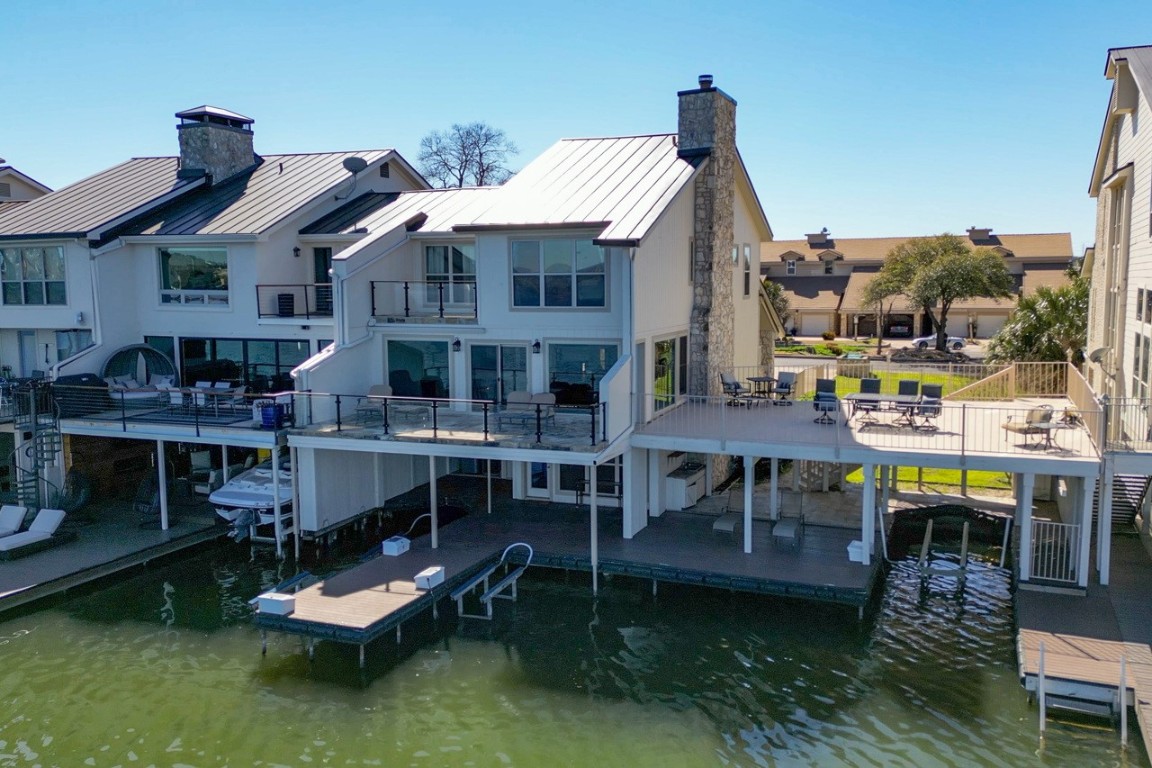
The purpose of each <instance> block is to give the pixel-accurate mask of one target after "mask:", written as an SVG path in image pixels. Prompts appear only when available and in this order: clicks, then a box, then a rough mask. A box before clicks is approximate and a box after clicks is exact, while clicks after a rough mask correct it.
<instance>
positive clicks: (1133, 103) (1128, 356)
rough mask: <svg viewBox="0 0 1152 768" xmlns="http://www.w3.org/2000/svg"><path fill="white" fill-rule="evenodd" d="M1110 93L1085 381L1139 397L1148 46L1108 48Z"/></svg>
mask: <svg viewBox="0 0 1152 768" xmlns="http://www.w3.org/2000/svg"><path fill="white" fill-rule="evenodd" d="M1104 76H1105V77H1106V78H1108V79H1109V80H1111V81H1112V94H1111V96H1110V98H1109V100H1108V110H1107V112H1106V114H1105V117H1104V128H1103V130H1102V131H1101V134H1100V144H1099V146H1098V147H1097V149H1096V162H1095V164H1094V165H1093V167H1092V180H1091V184H1090V186H1089V189H1088V193H1089V194H1090V195H1091V196H1092V197H1094V198H1095V199H1096V243H1095V247H1094V248H1093V249H1092V253H1091V256H1090V258H1088V255H1087V254H1086V260H1085V274H1086V275H1088V276H1090V277H1091V280H1092V283H1091V286H1092V287H1091V301H1090V305H1089V307H1090V308H1089V316H1088V317H1089V319H1088V345H1087V349H1088V362H1087V363H1086V364H1085V367H1086V369H1087V376H1088V381H1089V383H1091V384H1092V386H1093V388H1094V389H1095V390H1096V391H1097V392H1098V393H1099V394H1101V395H1108V396H1109V397H1110V398H1112V399H1117V398H1147V397H1149V387H1150V385H1152V374H1150V372H1149V359H1150V358H1152V190H1150V188H1152V130H1150V129H1149V128H1148V126H1149V125H1152V107H1150V106H1149V105H1150V103H1152V46H1143V47H1139V48H1114V49H1112V50H1109V51H1108V60H1107V63H1106V65H1105V69H1104Z"/></svg>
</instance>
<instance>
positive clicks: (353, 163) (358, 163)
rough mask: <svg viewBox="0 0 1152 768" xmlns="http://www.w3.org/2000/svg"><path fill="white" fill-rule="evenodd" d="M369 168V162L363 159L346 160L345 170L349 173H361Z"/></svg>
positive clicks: (352, 158) (349, 158)
mask: <svg viewBox="0 0 1152 768" xmlns="http://www.w3.org/2000/svg"><path fill="white" fill-rule="evenodd" d="M367 167H368V161H367V160H365V159H364V158H362V157H346V158H344V170H346V171H348V173H353V174H355V173H360V171H362V170H364V169H365V168H367Z"/></svg>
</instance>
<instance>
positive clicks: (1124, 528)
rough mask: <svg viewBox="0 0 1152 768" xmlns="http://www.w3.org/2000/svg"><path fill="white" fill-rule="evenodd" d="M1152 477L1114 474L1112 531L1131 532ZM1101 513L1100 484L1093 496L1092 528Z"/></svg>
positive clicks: (1097, 485) (1094, 526)
mask: <svg viewBox="0 0 1152 768" xmlns="http://www.w3.org/2000/svg"><path fill="white" fill-rule="evenodd" d="M1150 483H1152V478H1150V477H1148V476H1146V475H1114V476H1113V478H1112V532H1113V533H1131V532H1132V530H1133V525H1134V524H1135V521H1136V515H1137V514H1139V513H1140V508H1141V506H1143V504H1144V498H1145V496H1146V495H1147V494H1148V489H1149V484H1150ZM1099 514H1100V484H1099V483H1097V484H1096V492H1095V495H1094V496H1093V498H1092V523H1093V525H1092V528H1093V530H1095V528H1096V519H1097V517H1098V516H1099Z"/></svg>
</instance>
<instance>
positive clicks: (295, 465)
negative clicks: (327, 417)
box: [224, 446, 300, 562]
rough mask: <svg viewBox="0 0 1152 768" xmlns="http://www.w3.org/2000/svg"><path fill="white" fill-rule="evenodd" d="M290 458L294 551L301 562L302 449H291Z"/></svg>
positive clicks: (226, 448) (289, 451)
mask: <svg viewBox="0 0 1152 768" xmlns="http://www.w3.org/2000/svg"><path fill="white" fill-rule="evenodd" d="M224 450H225V451H227V450H228V447H227V446H225V447H224ZM288 458H289V461H291V465H290V466H291V467H292V533H293V536H292V551H293V553H294V554H295V555H296V561H297V562H299V561H300V483H299V481H298V480H297V478H299V477H300V449H299V448H290V449H289V450H288Z"/></svg>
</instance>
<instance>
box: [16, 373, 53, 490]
mask: <svg viewBox="0 0 1152 768" xmlns="http://www.w3.org/2000/svg"><path fill="white" fill-rule="evenodd" d="M12 398H13V422H14V423H15V425H16V427H17V430H18V432H19V433H24V434H28V435H30V437H29V438H28V439H27V440H25V441H24V443H23V444H22V445H20V446H19V447H18V448H17V449H16V451H15V452H14V455H13V456H12V457H10V460H12V463H13V465H14V466H15V467H16V496H17V498H18V499H19V502H20V504H21V506H24V507H28V508H29V509H32V510H38V509H40V507H41V506H43V505H44V502H45V499H44V498H43V494H44V492H45V491H47V490H49V489H51V488H54V487H55V486H53V485H52V483H51V482H50V481H49V480H48V479H47V476H46V475H47V472H46V470H48V469H49V468H50V467H54V466H55V465H56V464H57V463H58V462H59V461H60V454H61V451H62V450H63V448H64V438H63V435H62V434H61V432H60V422H59V411H58V409H57V407H56V403H55V401H54V400H53V399H52V396H51V391H50V390H48V389H47V388H46V387H38V386H33V387H28V388H26V389H21V390H17V391H16V392H14V393H13V394H12Z"/></svg>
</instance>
